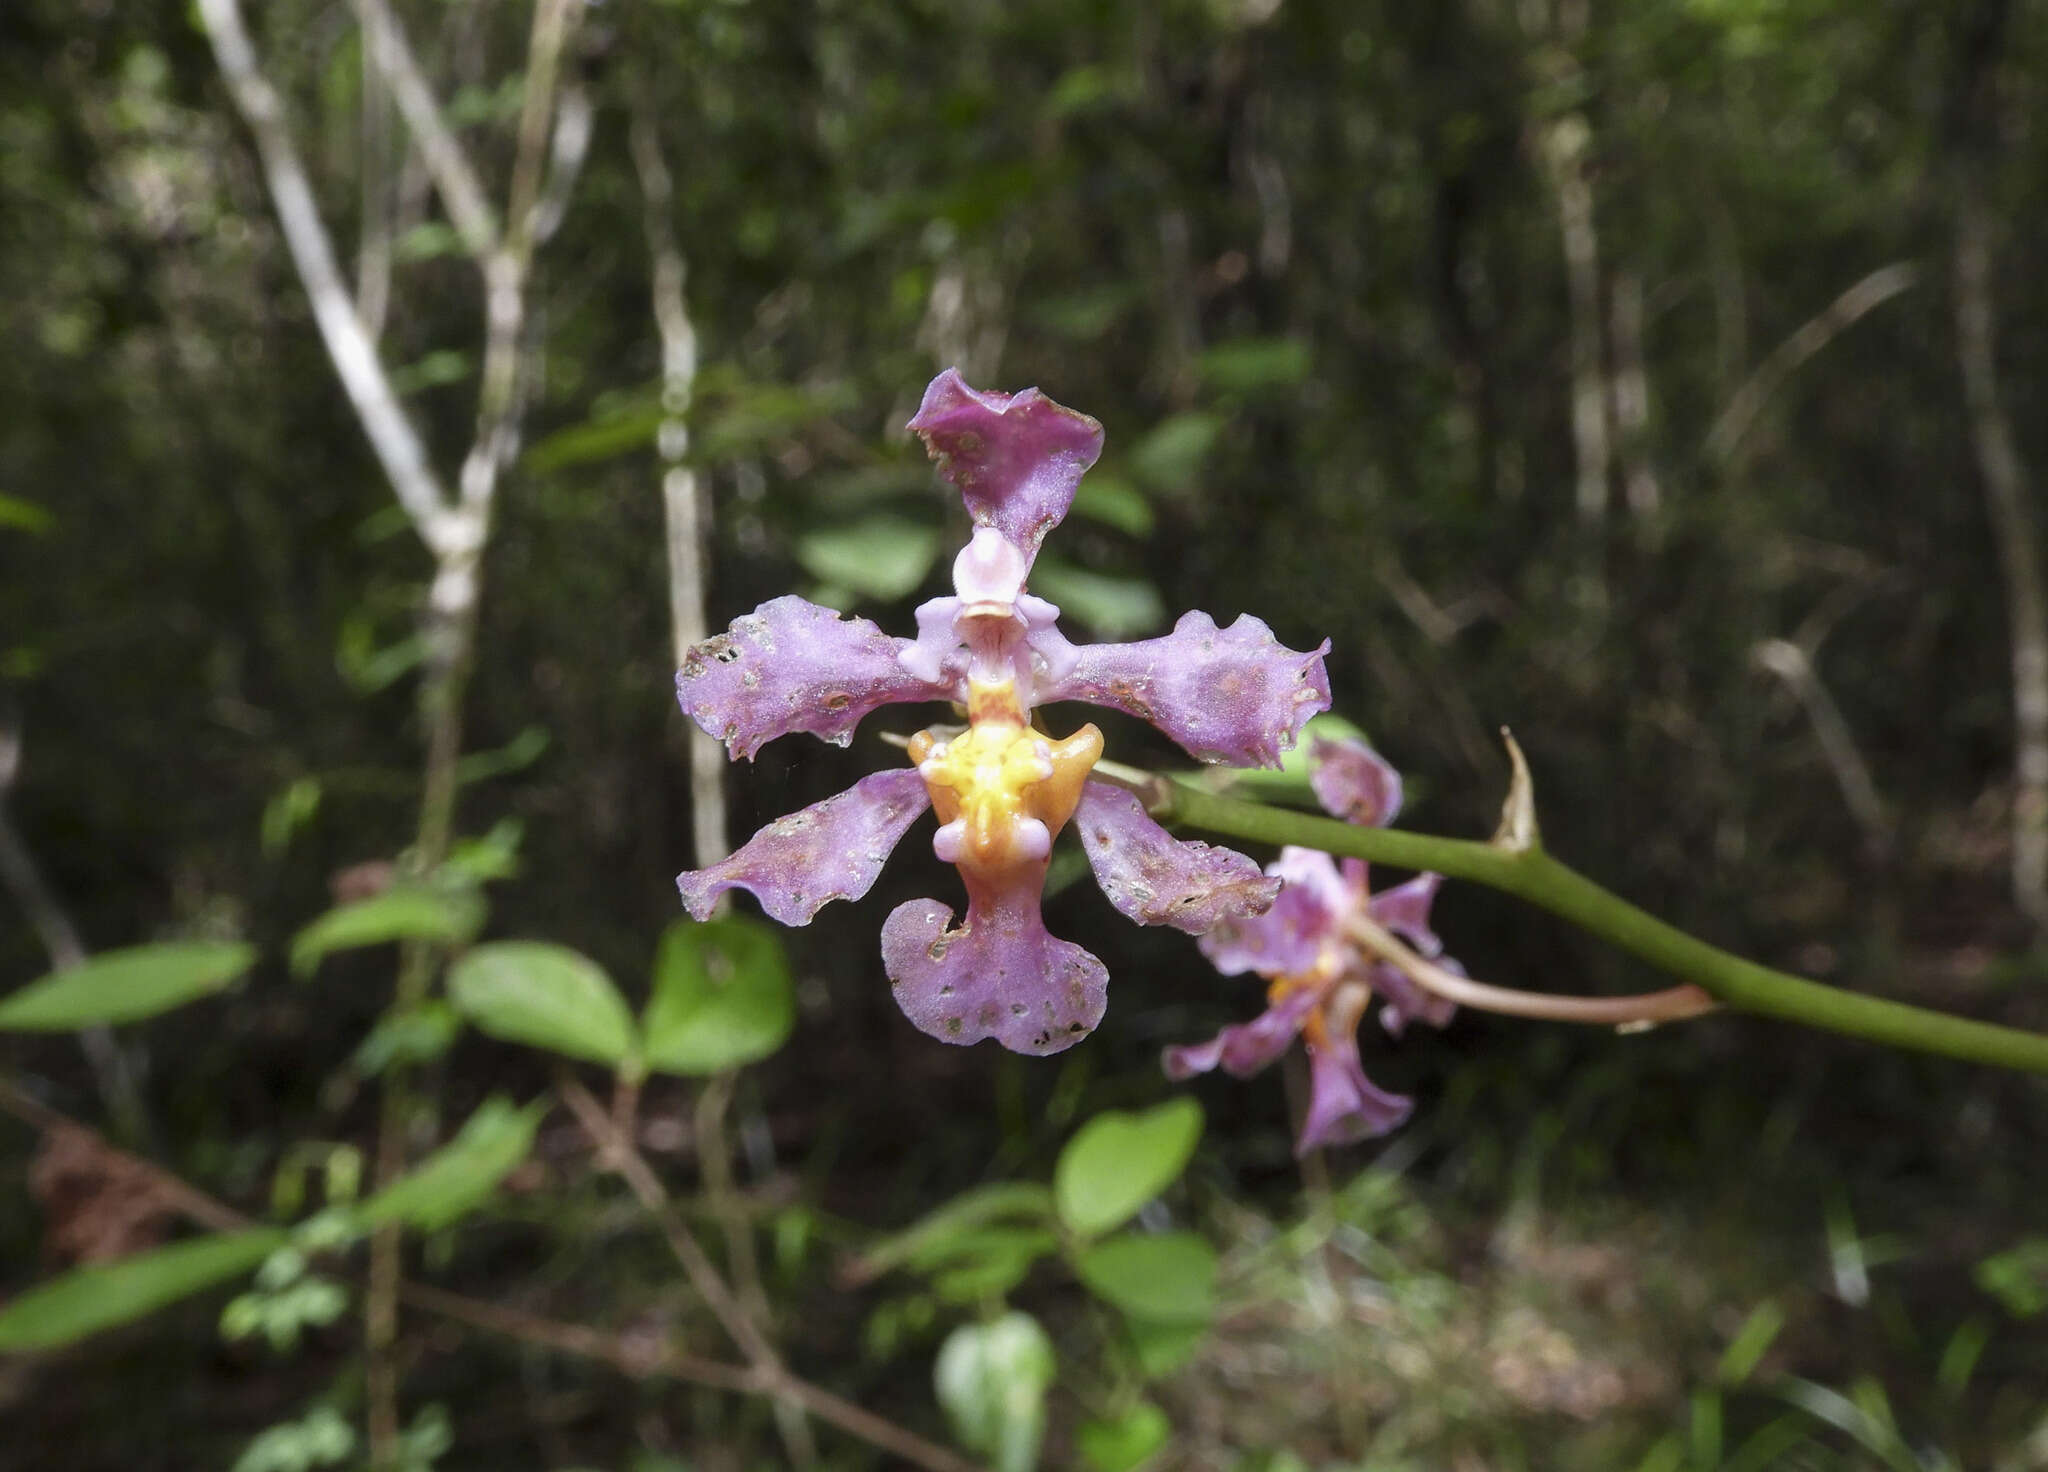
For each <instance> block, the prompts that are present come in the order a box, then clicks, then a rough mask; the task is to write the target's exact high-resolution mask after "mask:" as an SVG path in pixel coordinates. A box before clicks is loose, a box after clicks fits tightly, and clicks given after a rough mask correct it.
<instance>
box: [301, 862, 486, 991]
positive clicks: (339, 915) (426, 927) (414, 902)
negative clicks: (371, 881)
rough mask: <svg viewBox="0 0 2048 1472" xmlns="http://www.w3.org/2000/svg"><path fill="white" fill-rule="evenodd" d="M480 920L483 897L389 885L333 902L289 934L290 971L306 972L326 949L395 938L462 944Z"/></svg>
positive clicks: (426, 887)
mask: <svg viewBox="0 0 2048 1472" xmlns="http://www.w3.org/2000/svg"><path fill="white" fill-rule="evenodd" d="M483 923H484V901H483V896H482V895H480V894H478V893H477V892H476V891H475V890H473V889H458V888H454V887H452V886H441V885H425V884H398V885H394V886H392V887H391V888H390V889H387V890H385V891H384V892H383V893H382V894H373V895H371V896H370V897H369V898H368V899H365V900H356V901H354V902H353V903H350V904H346V905H339V906H336V907H335V908H334V909H332V910H329V911H328V912H327V913H326V914H324V915H322V916H320V917H319V918H318V919H317V920H314V921H313V922H312V923H311V924H310V925H308V926H306V928H305V929H303V930H301V931H300V932H299V933H298V934H297V935H295V936H293V937H292V972H293V974H294V975H296V976H302V977H303V976H311V975H312V974H313V972H314V971H315V970H316V969H318V967H319V965H320V962H321V960H322V958H324V957H325V956H327V955H328V954H329V953H330V952H333V951H350V950H356V949H359V948H360V947H363V946H381V945H385V944H387V943H389V942H391V941H395V940H430V941H438V942H440V943H442V944H444V945H457V946H459V945H464V944H467V943H468V941H469V940H470V939H471V938H472V937H473V936H475V934H476V933H477V931H479V930H481V929H482V928H483Z"/></svg>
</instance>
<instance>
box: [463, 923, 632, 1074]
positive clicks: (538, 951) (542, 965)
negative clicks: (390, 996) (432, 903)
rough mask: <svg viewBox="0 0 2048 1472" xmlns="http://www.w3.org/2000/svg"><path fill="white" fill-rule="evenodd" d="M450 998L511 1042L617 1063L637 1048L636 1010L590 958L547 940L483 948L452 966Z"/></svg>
mask: <svg viewBox="0 0 2048 1472" xmlns="http://www.w3.org/2000/svg"><path fill="white" fill-rule="evenodd" d="M448 999H449V1000H450V1001H451V1002H453V1003H454V1004H455V1008H456V1010H457V1011H458V1012H460V1013H462V1015H463V1016H465V1017H467V1018H468V1019H469V1020H470V1021H471V1022H473V1023H475V1024H476V1025H477V1027H478V1028H479V1029H480V1030H482V1031H484V1032H487V1033H489V1034H490V1035H491V1036H492V1037H494V1038H498V1039H500V1040H502V1041H504V1042H508V1043H525V1044H526V1045H527V1046H529V1047H533V1048H546V1049H547V1050H548V1051H549V1052H552V1053H561V1054H565V1055H566V1056H568V1057H571V1058H582V1059H585V1060H587V1061H589V1062H591V1063H608V1064H611V1065H612V1066H614V1067H616V1066H617V1065H619V1064H621V1063H623V1062H625V1061H626V1060H627V1059H628V1058H630V1057H632V1056H633V1054H634V1052H635V1046H634V1045H635V1041H636V1040H635V1038H634V1035H633V1014H632V1013H631V1012H629V1011H627V1010H626V1003H625V999H624V998H622V997H621V996H620V995H619V991H618V988H617V987H615V986H613V985H612V980H611V978H610V977H609V976H606V975H605V974H604V969H603V968H602V967H601V966H599V965H598V964H597V963H596V962H595V961H593V960H591V959H590V958H589V957H588V956H585V955H582V954H580V953H578V952H576V951H572V950H570V949H569V948H568V947H567V946H558V945H550V944H548V943H547V942H545V941H531V940H507V941H495V942H493V943H492V944H490V945H483V946H478V947H477V948H476V949H475V950H473V951H469V952H467V953H465V954H464V955H463V957H462V958H461V959H460V960H458V961H457V962H456V963H455V964H454V966H452V967H450V968H449V971H448Z"/></svg>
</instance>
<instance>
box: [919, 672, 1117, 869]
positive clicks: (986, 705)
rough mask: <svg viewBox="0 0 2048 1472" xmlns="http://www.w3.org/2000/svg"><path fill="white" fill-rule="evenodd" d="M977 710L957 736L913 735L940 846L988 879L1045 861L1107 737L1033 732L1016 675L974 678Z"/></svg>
mask: <svg viewBox="0 0 2048 1472" xmlns="http://www.w3.org/2000/svg"><path fill="white" fill-rule="evenodd" d="M967 713H968V723H969V724H968V727H967V729H966V730H965V731H963V732H961V733H960V734H959V735H957V736H954V737H952V738H951V739H950V740H942V739H941V738H939V737H938V736H935V735H934V734H933V733H932V732H930V731H920V732H918V733H917V735H915V736H913V737H912V738H911V739H910V759H911V761H912V762H914V763H915V764H916V766H917V770H918V773H919V775H920V776H922V777H923V778H924V782H925V789H926V791H928V792H929V793H930V794H931V800H932V807H933V809H934V810H935V811H936V812H937V813H938V817H939V824H940V827H939V832H938V835H937V837H936V838H935V839H934V840H933V845H932V846H933V849H934V851H935V852H937V854H938V856H939V857H940V858H941V859H943V860H945V861H946V862H947V863H950V864H958V865H959V866H960V868H961V869H962V871H963V872H966V873H969V874H974V875H978V876H982V877H988V878H994V877H996V876H999V875H1002V874H1004V873H1008V872H1011V871H1014V870H1016V869H1018V868H1021V867H1023V866H1025V865H1031V864H1043V863H1044V862H1045V861H1046V858H1047V856H1048V855H1049V854H1050V852H1051V849H1052V840H1053V838H1054V837H1055V836H1057V835H1058V833H1059V831H1060V829H1061V828H1063V827H1065V826H1066V823H1067V820H1068V819H1070V818H1071V817H1073V815H1074V808H1075V807H1076V805H1078V804H1079V802H1080V800H1081V784H1082V783H1083V782H1084V781H1086V780H1087V777H1088V773H1089V772H1090V771H1092V770H1093V769H1094V766H1095V762H1096V759H1097V758H1098V757H1100V756H1101V755H1102V733H1101V732H1100V731H1098V730H1097V729H1096V728H1095V727H1094V726H1092V725H1088V726H1083V727H1082V728H1081V729H1080V730H1079V731H1076V732H1075V733H1074V734H1073V735H1072V736H1069V737H1067V738H1066V739H1065V740H1064V741H1056V740H1054V739H1053V738H1051V737H1049V736H1046V735H1044V734H1043V733H1041V732H1038V731H1034V730H1032V729H1031V727H1029V726H1028V725H1026V724H1025V723H1024V713H1023V709H1022V707H1021V705H1020V704H1019V702H1018V700H1017V696H1016V691H1015V689H1014V688H1013V687H1012V686H1011V684H1010V683H1009V682H1008V681H1003V682H998V683H991V684H984V683H981V682H979V681H977V682H974V683H973V684H972V685H971V686H970V688H969V691H968V701H967Z"/></svg>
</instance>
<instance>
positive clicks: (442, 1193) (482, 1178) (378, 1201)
mask: <svg viewBox="0 0 2048 1472" xmlns="http://www.w3.org/2000/svg"><path fill="white" fill-rule="evenodd" d="M547 1108H548V1101H547V1100H545V1099H536V1100H535V1101H534V1102H533V1103H531V1104H529V1105H527V1106H526V1107H525V1108H524V1109H518V1108H515V1107H514V1106H513V1105H512V1104H511V1103H510V1102H508V1101H507V1100H504V1099H500V1098H492V1099H486V1100H485V1101H484V1102H483V1103H482V1104H480V1105H479V1106H477V1111H476V1113H474V1114H472V1115H471V1116H470V1117H469V1120H468V1122H467V1123H466V1124H464V1125H463V1126H462V1129H461V1132H460V1133H458V1134H457V1135H456V1136H455V1138H454V1139H452V1140H450V1141H449V1142H448V1143H447V1144H445V1145H443V1146H442V1147H441V1148H440V1149H438V1150H436V1151H435V1152H434V1153H433V1154H431V1155H429V1156H428V1157H427V1158H426V1159H425V1160H422V1161H421V1162H420V1163H419V1164H418V1165H417V1166H415V1167H413V1170H412V1172H411V1174H409V1175H405V1176H401V1177H399V1179H397V1180H395V1181H393V1182H392V1183H391V1184H390V1185H388V1186H386V1187H385V1188H384V1189H383V1190H381V1191H379V1192H378V1193H377V1194H376V1195H374V1196H372V1197H371V1198H370V1199H369V1200H367V1201H365V1202H363V1203H362V1205H360V1206H358V1207H357V1208H356V1209H355V1210H354V1211H353V1212H352V1213H350V1220H351V1221H352V1222H353V1223H354V1224H355V1226H356V1227H357V1228H358V1229H359V1230H362V1231H368V1230H369V1229H370V1228H372V1227H377V1226H382V1225H383V1224H384V1223H386V1222H397V1221H403V1222H409V1223H411V1224H412V1225H413V1226H416V1227H419V1228H422V1229H423V1230H425V1231H429V1232H431V1231H436V1230H438V1229H439V1228H441V1227H445V1226H447V1225H448V1224H449V1223H450V1222H452V1221H455V1220H456V1219H457V1218H459V1217H461V1216H463V1215H464V1214H465V1213H467V1212H468V1211H469V1210H470V1209H471V1208H473V1207H475V1206H478V1205H480V1204H481V1203H482V1202H483V1200H484V1198H485V1197H487V1196H489V1195H490V1194H491V1192H492V1191H494V1190H496V1189H497V1185H498V1182H499V1181H501V1180H503V1179H504V1178H505V1177H506V1176H508V1175H510V1174H511V1173H512V1171H513V1170H514V1169H516V1168H517V1167H518V1165H519V1163H520V1162H521V1161H523V1160H525V1159H526V1156H527V1152H528V1151H530V1150H532V1149H533V1133H534V1131H535V1130H537V1129H538V1128H539V1127H540V1119H541V1116H542V1115H543V1114H545V1113H547Z"/></svg>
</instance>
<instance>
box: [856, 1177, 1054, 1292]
mask: <svg viewBox="0 0 2048 1472" xmlns="http://www.w3.org/2000/svg"><path fill="white" fill-rule="evenodd" d="M1052 1214H1053V1213H1052V1192H1050V1191H1048V1190H1047V1189H1046V1188H1045V1187H1043V1186H1041V1185H1039V1184H1038V1183H1037V1182H1036V1181H997V1182H995V1183H993V1184H991V1185H987V1186H976V1187H975V1188H974V1189H973V1190H971V1191H964V1192H962V1193H961V1194H960V1195H958V1196H955V1197H954V1198H953V1199H952V1200H951V1201H948V1202H947V1203H946V1204H945V1205H944V1206H941V1207H939V1208H938V1209H937V1210H936V1211H934V1212H932V1213H931V1214H930V1215H928V1216H926V1217H925V1218H924V1219H923V1220H921V1221H919V1222H917V1223H915V1224H914V1225H912V1226H909V1227H906V1228H904V1229H903V1230H902V1231H900V1232H897V1233H895V1234H894V1235H893V1236H888V1237H884V1238H883V1239H882V1240H881V1241H879V1242H877V1243H876V1244H875V1245H874V1246H872V1247H870V1248H869V1249H868V1250H867V1251H866V1252H863V1253H862V1254H861V1255H860V1257H859V1259H858V1260H857V1262H856V1263H855V1265H854V1269H853V1272H854V1276H855V1277H857V1278H859V1279H860V1280H862V1281H865V1280H867V1279H869V1278H873V1277H878V1276H880V1275H881V1274H883V1273H886V1272H888V1271H889V1270H890V1269H891V1268H895V1267H900V1266H902V1265H903V1264H905V1263H910V1262H922V1261H926V1260H928V1258H927V1254H929V1253H933V1252H943V1250H944V1247H945V1244H946V1243H947V1242H949V1241H951V1240H953V1239H954V1238H956V1237H959V1236H962V1235H965V1234H967V1233H969V1232H972V1231H975V1230H976V1229H978V1228H980V1227H982V1226H983V1225H984V1224H985V1223H988V1222H992V1221H1002V1220H1009V1219H1014V1218H1019V1217H1021V1218H1023V1219H1024V1220H1026V1221H1029V1222H1034V1223H1043V1222H1048V1221H1050V1220H1052Z"/></svg>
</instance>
